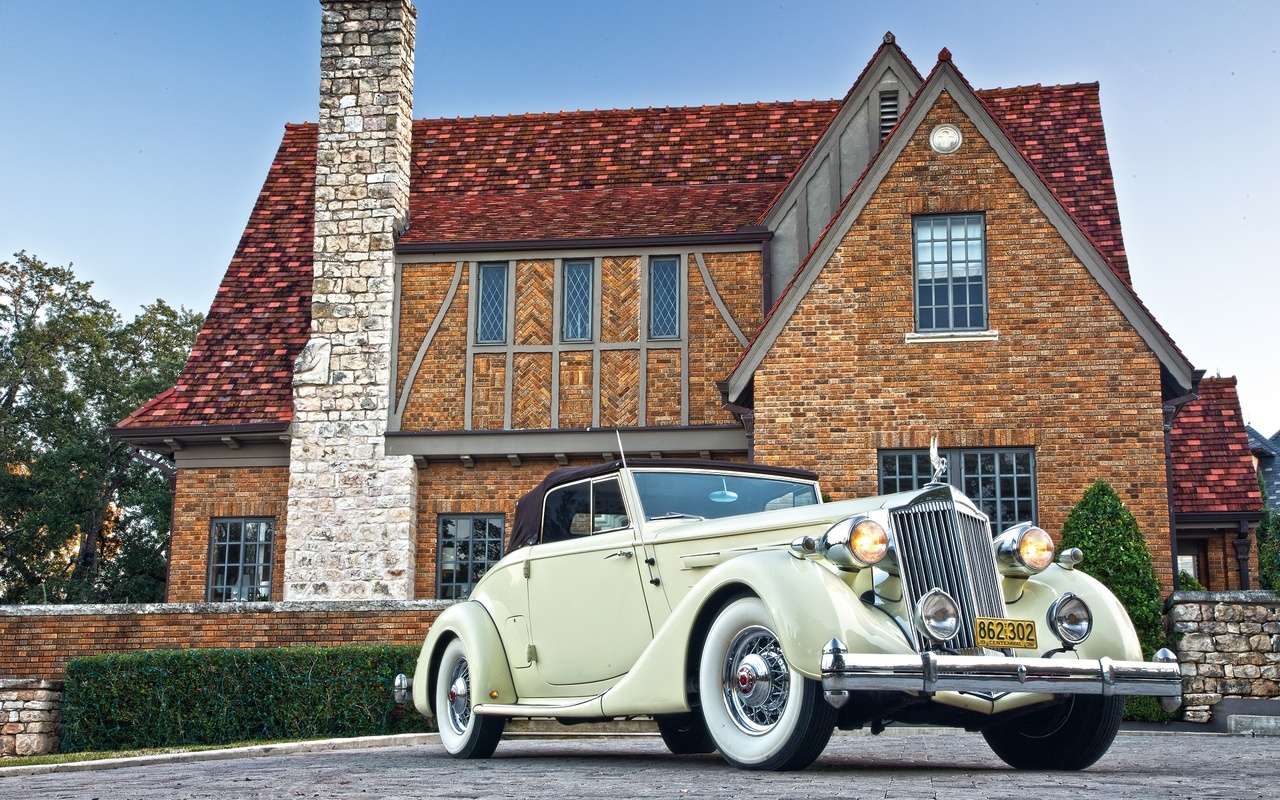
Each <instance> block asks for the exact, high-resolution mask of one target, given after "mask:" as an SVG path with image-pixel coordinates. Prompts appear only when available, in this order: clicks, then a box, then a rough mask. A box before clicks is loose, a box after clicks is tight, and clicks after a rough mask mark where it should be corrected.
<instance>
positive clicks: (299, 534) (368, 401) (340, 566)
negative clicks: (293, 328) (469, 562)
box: [284, 0, 417, 600]
mask: <svg viewBox="0 0 1280 800" xmlns="http://www.w3.org/2000/svg"><path fill="white" fill-rule="evenodd" d="M320 5H321V7H322V12H323V14H322V18H321V40H320V48H321V49H320V121H319V142H318V145H317V148H316V211H315V278H314V284H313V296H312V301H311V340H310V342H309V343H308V344H307V346H306V349H305V350H304V351H303V353H302V355H301V356H300V357H299V358H298V362H297V364H296V365H295V367H294V386H293V426H292V429H291V431H290V435H291V444H290V454H289V455H290V459H289V504H288V519H287V525H286V554H285V567H284V596H285V599H286V600H318V599H326V600H357V599H373V598H385V599H409V598H412V597H413V578H414V550H415V542H416V538H417V537H416V530H415V528H416V526H415V509H416V503H417V474H416V469H415V467H414V464H413V460H412V458H411V457H410V456H387V455H386V448H385V434H386V429H387V419H388V413H389V410H390V407H391V386H390V380H391V371H390V370H391V355H392V354H391V342H392V338H393V337H392V325H393V318H392V305H393V298H394V293H395V234H396V231H397V229H398V228H399V227H400V226H402V225H403V224H404V223H405V221H406V219H407V215H408V210H409V159H410V141H411V136H412V109H413V36H414V18H415V12H414V8H413V4H412V2H411V0H321V3H320Z"/></svg>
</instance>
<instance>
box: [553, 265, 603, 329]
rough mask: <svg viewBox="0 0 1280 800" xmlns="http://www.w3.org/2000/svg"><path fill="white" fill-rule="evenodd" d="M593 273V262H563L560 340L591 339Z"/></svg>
mask: <svg viewBox="0 0 1280 800" xmlns="http://www.w3.org/2000/svg"><path fill="white" fill-rule="evenodd" d="M594 275H595V264H593V263H592V262H590V261H566V262H565V263H564V287H563V289H562V292H563V297H562V299H561V307H562V313H563V317H564V319H563V324H562V326H561V329H560V339H561V341H565V342H589V341H591V318H592V314H591V308H592V304H591V284H592V279H593V277H594Z"/></svg>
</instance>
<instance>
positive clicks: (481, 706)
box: [471, 695, 605, 719]
mask: <svg viewBox="0 0 1280 800" xmlns="http://www.w3.org/2000/svg"><path fill="white" fill-rule="evenodd" d="M601 697H602V696H601V695H598V696H596V697H590V698H588V699H586V700H575V701H574V702H571V703H549V704H548V703H517V704H515V705H504V704H500V703H477V704H476V705H475V706H474V707H473V708H472V709H471V710H472V711H473V712H475V713H476V714H484V715H486V716H493V717H568V718H570V719H601V718H603V717H604V716H605V713H604V703H603V701H602V700H601Z"/></svg>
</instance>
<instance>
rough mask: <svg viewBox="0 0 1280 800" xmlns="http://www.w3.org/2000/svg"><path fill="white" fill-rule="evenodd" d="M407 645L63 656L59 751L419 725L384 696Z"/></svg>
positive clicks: (402, 666)
mask: <svg viewBox="0 0 1280 800" xmlns="http://www.w3.org/2000/svg"><path fill="white" fill-rule="evenodd" d="M418 651H419V648H417V647H390V646H350V647H281V648H271V649H257V650H239V649H218V650H151V651H144V652H139V653H125V654H119V653H117V654H110V655H101V656H90V657H87V658H77V659H73V660H71V661H70V662H68V664H67V669H66V689H65V694H64V705H63V711H62V715H63V716H62V721H63V734H62V749H63V751H64V752H75V751H84V750H124V749H138V748H151V747H175V746H182V745H211V744H230V743H232V742H242V741H254V740H276V739H310V738H328V737H335V736H370V735H377V734H387V733H403V732H410V731H425V730H429V729H430V728H429V726H428V725H427V721H426V719H424V718H423V717H421V716H420V715H419V714H418V713H417V712H416V711H414V710H413V708H412V706H411V705H406V706H398V705H396V704H395V702H394V701H393V699H392V694H391V691H392V681H393V679H394V677H395V675H396V673H399V672H403V673H405V674H408V675H412V674H413V668H414V664H415V662H416V660H417V656H418Z"/></svg>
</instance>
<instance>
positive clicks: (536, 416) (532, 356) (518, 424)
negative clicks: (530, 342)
mask: <svg viewBox="0 0 1280 800" xmlns="http://www.w3.org/2000/svg"><path fill="white" fill-rule="evenodd" d="M512 369H513V370H514V374H513V375H512V376H511V379H512V384H511V391H512V394H513V395H514V397H512V398H511V427H512V428H550V427H551V354H550V353H516V354H515V360H514V362H513V365H512Z"/></svg>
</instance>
